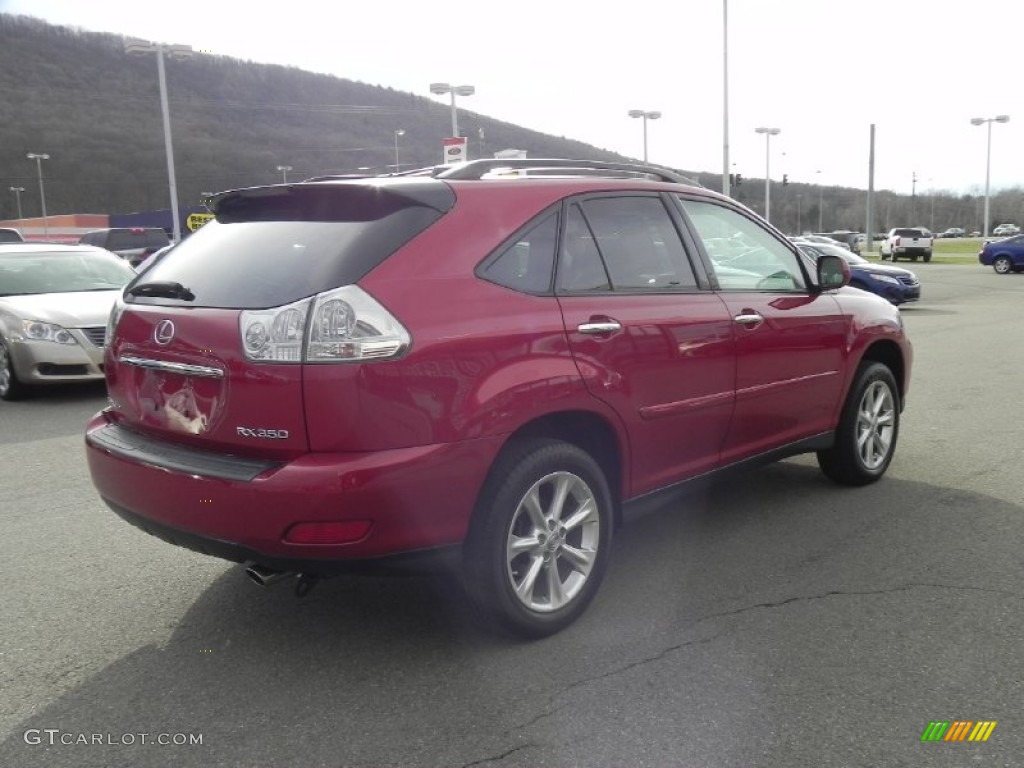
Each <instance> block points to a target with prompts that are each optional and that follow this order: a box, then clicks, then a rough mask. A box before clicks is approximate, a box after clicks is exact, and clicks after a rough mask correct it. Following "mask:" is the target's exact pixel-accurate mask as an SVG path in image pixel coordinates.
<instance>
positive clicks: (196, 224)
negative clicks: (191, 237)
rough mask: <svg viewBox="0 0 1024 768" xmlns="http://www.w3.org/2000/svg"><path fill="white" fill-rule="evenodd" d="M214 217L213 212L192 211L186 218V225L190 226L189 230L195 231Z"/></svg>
mask: <svg viewBox="0 0 1024 768" xmlns="http://www.w3.org/2000/svg"><path fill="white" fill-rule="evenodd" d="M213 218H214V216H213V214H212V213H190V214H189V215H188V218H187V219H185V226H186V227H188V231H189V232H195V231H196V230H197V229H199V228H200V227H202V226H203V224H207V223H208V222H210V221H212V220H213Z"/></svg>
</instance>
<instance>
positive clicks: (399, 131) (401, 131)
mask: <svg viewBox="0 0 1024 768" xmlns="http://www.w3.org/2000/svg"><path fill="white" fill-rule="evenodd" d="M399 136H405V128H396V129H395V173H398V172H399V171H400V170H401V168H402V167H401V165H400V164H399V162H398V137H399Z"/></svg>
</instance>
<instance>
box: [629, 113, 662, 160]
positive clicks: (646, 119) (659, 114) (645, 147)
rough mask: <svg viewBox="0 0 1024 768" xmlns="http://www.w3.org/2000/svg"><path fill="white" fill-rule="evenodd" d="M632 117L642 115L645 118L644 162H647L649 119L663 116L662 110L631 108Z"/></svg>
mask: <svg viewBox="0 0 1024 768" xmlns="http://www.w3.org/2000/svg"><path fill="white" fill-rule="evenodd" d="M629 116H630V117H642V118H643V119H644V162H645V163H646V162H647V121H648V120H657V119H658V118H659V117H661V112H658V111H653V112H645V111H644V110H642V109H631V110H629Z"/></svg>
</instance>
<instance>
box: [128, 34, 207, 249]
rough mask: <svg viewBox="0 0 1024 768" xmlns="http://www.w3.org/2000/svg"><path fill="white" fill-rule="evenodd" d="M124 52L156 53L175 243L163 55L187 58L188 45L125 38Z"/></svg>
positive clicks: (174, 198)
mask: <svg viewBox="0 0 1024 768" xmlns="http://www.w3.org/2000/svg"><path fill="white" fill-rule="evenodd" d="M124 52H125V53H127V54H130V55H132V56H144V55H146V54H149V53H155V54H156V71H157V75H158V77H159V80H160V108H161V110H162V112H163V118H164V148H165V149H166V151H167V179H168V182H169V185H170V193H171V219H172V222H171V223H172V227H173V233H174V234H173V238H174V242H175V243H179V242H181V221H180V220H179V216H178V183H177V181H176V180H175V178H174V149H173V147H172V145H171V115H170V112H169V110H168V108H167V78H166V77H165V76H164V55H165V54H166V55H167V56H170V57H171V58H172V59H188V58H191V57H192V46H190V45H164V44H163V43H151V42H149V41H148V40H139V39H138V38H134V37H133V38H129V39H128V40H125V43H124Z"/></svg>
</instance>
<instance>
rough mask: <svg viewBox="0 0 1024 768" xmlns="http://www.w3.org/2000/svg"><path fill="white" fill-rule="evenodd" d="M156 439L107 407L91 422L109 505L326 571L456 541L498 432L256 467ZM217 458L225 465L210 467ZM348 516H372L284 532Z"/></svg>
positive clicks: (221, 548)
mask: <svg viewBox="0 0 1024 768" xmlns="http://www.w3.org/2000/svg"><path fill="white" fill-rule="evenodd" d="M111 430H121V431H120V432H119V433H118V435H117V437H118V439H119V440H120V441H121V444H119V445H116V444H115V443H116V441H111V439H109V438H110V434H111ZM133 435H134V437H133ZM154 442H157V441H154V440H153V439H152V438H147V437H145V436H142V435H137V434H136V433H133V432H131V431H129V430H123V429H122V428H121V427H118V426H116V425H114V424H112V423H111V422H110V421H109V420H108V418H107V417H106V415H105V414H104V413H101V414H98V415H97V416H96V417H95V418H94V419H93V420H92V422H91V423H90V424H89V425H88V427H87V431H86V455H87V459H88V463H89V470H90V473H91V474H92V480H93V483H94V484H95V486H96V488H97V490H98V491H99V493H100V496H101V497H102V498H103V500H104V502H106V504H107V505H108V506H109V507H111V509H113V510H114V511H115V512H117V514H119V515H120V516H121V517H123V518H125V519H126V520H128V521H129V522H131V523H133V524H134V525H136V526H137V527H139V528H142V529H143V530H146V531H147V532H149V533H152V534H153V535H155V536H158V537H159V538H162V539H164V540H166V541H169V542H171V543H173V544H177V545H179V546H184V547H187V548H189V549H193V550H196V551H200V552H205V553H206V554H210V555H214V556H216V557H222V558H224V559H227V560H233V561H238V562H242V561H252V562H257V563H260V564H262V565H266V566H268V567H271V568H276V569H280V570H298V571H303V572H307V573H321V574H325V573H329V572H335V571H338V570H349V568H347V567H341V566H340V564H341V563H348V564H357V563H358V561H364V560H365V561H370V560H374V559H377V558H384V557H389V556H392V555H398V554H403V553H414V552H419V551H421V550H432V549H436V548H441V547H445V546H449V545H456V544H459V543H461V542H462V540H463V539H464V538H465V535H466V530H467V528H468V525H469V520H470V516H471V514H472V511H473V507H474V505H475V503H476V497H477V495H478V493H479V490H480V486H481V485H482V484H483V480H484V477H485V476H486V474H487V471H488V469H489V468H490V465H491V462H492V460H493V458H494V456H495V455H496V454H497V452H498V450H499V449H500V447H501V443H502V439H501V438H498V437H495V438H486V439H480V440H468V441H464V442H459V443H446V444H439V445H428V446H416V447H412V448H398V449H393V450H388V451H376V452H372V453H331V454H326V453H310V454H305V455H303V456H301V457H299V458H297V459H295V460H293V461H290V462H285V463H269V462H262V464H264V465H265V466H263V467H261V466H259V465H260V464H261V462H258V461H249V460H245V459H236V458H234V457H229V456H223V455H218V454H213V453H211V452H207V451H194V450H191V449H188V448H182V447H181V446H176V445H172V444H169V443H168V444H165V445H166V446H167V449H168V451H167V456H168V457H169V458H161V456H159V455H158V454H155V453H154V451H153V450H152V444H153V443H154ZM190 453H191V454H194V456H193V459H194V460H192V461H190V460H189V454H190ZM239 465H250V470H251V472H250V477H251V479H245V478H246V475H245V472H244V471H234V470H236V469H238V466H239ZM223 466H227V467H228V469H227V470H224V471H221V470H220V469H217V468H218V467H223ZM211 467H213V468H214V469H212V470H211V469H210V468H211ZM242 469H243V470H244V466H242ZM355 520H365V521H369V522H370V529H369V531H368V532H367V534H366V535H365V536H364V537H363V538H362V539H360V540H358V541H354V542H351V543H343V544H334V543H332V544H296V543H292V542H288V541H286V540H285V534H286V532H287V531H288V529H289V528H290V527H291V526H293V525H294V524H296V523H300V522H302V523H310V522H313V523H316V522H328V521H331V522H334V521H355Z"/></svg>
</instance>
